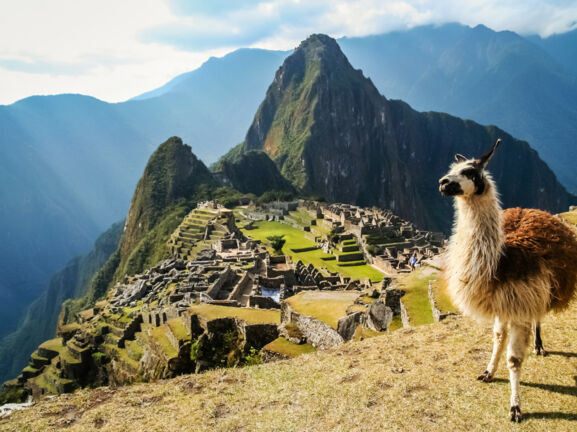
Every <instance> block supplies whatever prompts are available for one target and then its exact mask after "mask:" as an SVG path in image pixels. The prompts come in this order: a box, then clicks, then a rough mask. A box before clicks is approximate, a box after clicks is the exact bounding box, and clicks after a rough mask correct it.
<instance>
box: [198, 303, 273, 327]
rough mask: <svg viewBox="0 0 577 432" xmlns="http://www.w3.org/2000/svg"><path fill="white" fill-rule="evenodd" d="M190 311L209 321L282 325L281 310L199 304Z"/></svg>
mask: <svg viewBox="0 0 577 432" xmlns="http://www.w3.org/2000/svg"><path fill="white" fill-rule="evenodd" d="M189 311H190V312H191V313H193V314H197V315H200V316H202V317H204V318H206V319H208V320H213V319H217V318H239V319H242V320H244V321H246V322H247V324H280V311H279V310H269V309H251V308H237V307H228V306H218V305H209V304H199V305H194V306H191V307H190V309H189Z"/></svg>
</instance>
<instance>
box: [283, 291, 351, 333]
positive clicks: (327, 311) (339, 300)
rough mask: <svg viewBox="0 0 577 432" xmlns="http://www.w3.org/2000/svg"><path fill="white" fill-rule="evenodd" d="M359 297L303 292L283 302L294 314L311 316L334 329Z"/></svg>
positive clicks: (344, 293)
mask: <svg viewBox="0 0 577 432" xmlns="http://www.w3.org/2000/svg"><path fill="white" fill-rule="evenodd" d="M358 296H359V294H358V293H356V292H343V291H332V292H327V291H303V292H300V293H298V294H297V295H295V296H292V297H290V298H288V299H286V300H285V301H286V302H287V303H288V304H289V305H290V307H291V308H292V309H294V311H295V312H298V313H301V314H303V315H308V316H312V317H314V318H316V319H318V320H320V321H322V322H324V323H326V324H328V325H330V326H331V327H332V328H334V329H336V328H337V324H338V321H339V319H340V318H342V317H344V316H346V314H347V308H348V307H349V306H350V305H352V304H353V303H354V302H355V299H356V298H357V297H358Z"/></svg>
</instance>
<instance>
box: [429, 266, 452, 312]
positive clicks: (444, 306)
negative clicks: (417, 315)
mask: <svg viewBox="0 0 577 432" xmlns="http://www.w3.org/2000/svg"><path fill="white" fill-rule="evenodd" d="M431 288H432V289H433V296H434V297H435V301H436V302H437V308H439V309H440V310H441V312H457V311H458V310H457V308H456V307H455V305H454V304H453V302H452V301H451V297H450V296H449V294H448V293H447V284H446V281H445V280H444V279H443V278H442V277H441V275H438V277H437V282H435V283H431Z"/></svg>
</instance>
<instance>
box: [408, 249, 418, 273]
mask: <svg viewBox="0 0 577 432" xmlns="http://www.w3.org/2000/svg"><path fill="white" fill-rule="evenodd" d="M416 265H417V252H414V253H413V256H412V257H411V259H409V266H410V267H411V270H415V266H416Z"/></svg>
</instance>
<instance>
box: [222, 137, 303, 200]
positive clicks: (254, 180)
mask: <svg viewBox="0 0 577 432" xmlns="http://www.w3.org/2000/svg"><path fill="white" fill-rule="evenodd" d="M237 150H238V153H235V151H236V150H232V151H231V152H230V154H229V157H228V158H223V159H221V160H220V161H219V162H218V163H216V164H215V166H214V167H213V171H214V172H215V174H216V176H217V177H218V178H219V179H220V180H221V181H222V182H223V183H224V184H228V185H230V186H232V187H234V188H235V189H237V190H238V191H240V192H243V193H253V194H256V195H262V194H263V193H264V192H266V191H273V190H274V191H287V192H295V190H294V188H293V187H292V185H291V184H290V182H288V181H287V180H286V179H285V178H284V177H283V176H282V175H281V173H280V172H279V171H278V168H277V167H276V165H275V164H274V162H273V161H272V160H271V159H270V158H269V157H268V155H267V154H266V153H264V152H261V151H249V152H247V153H242V149H241V148H240V147H237Z"/></svg>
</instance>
